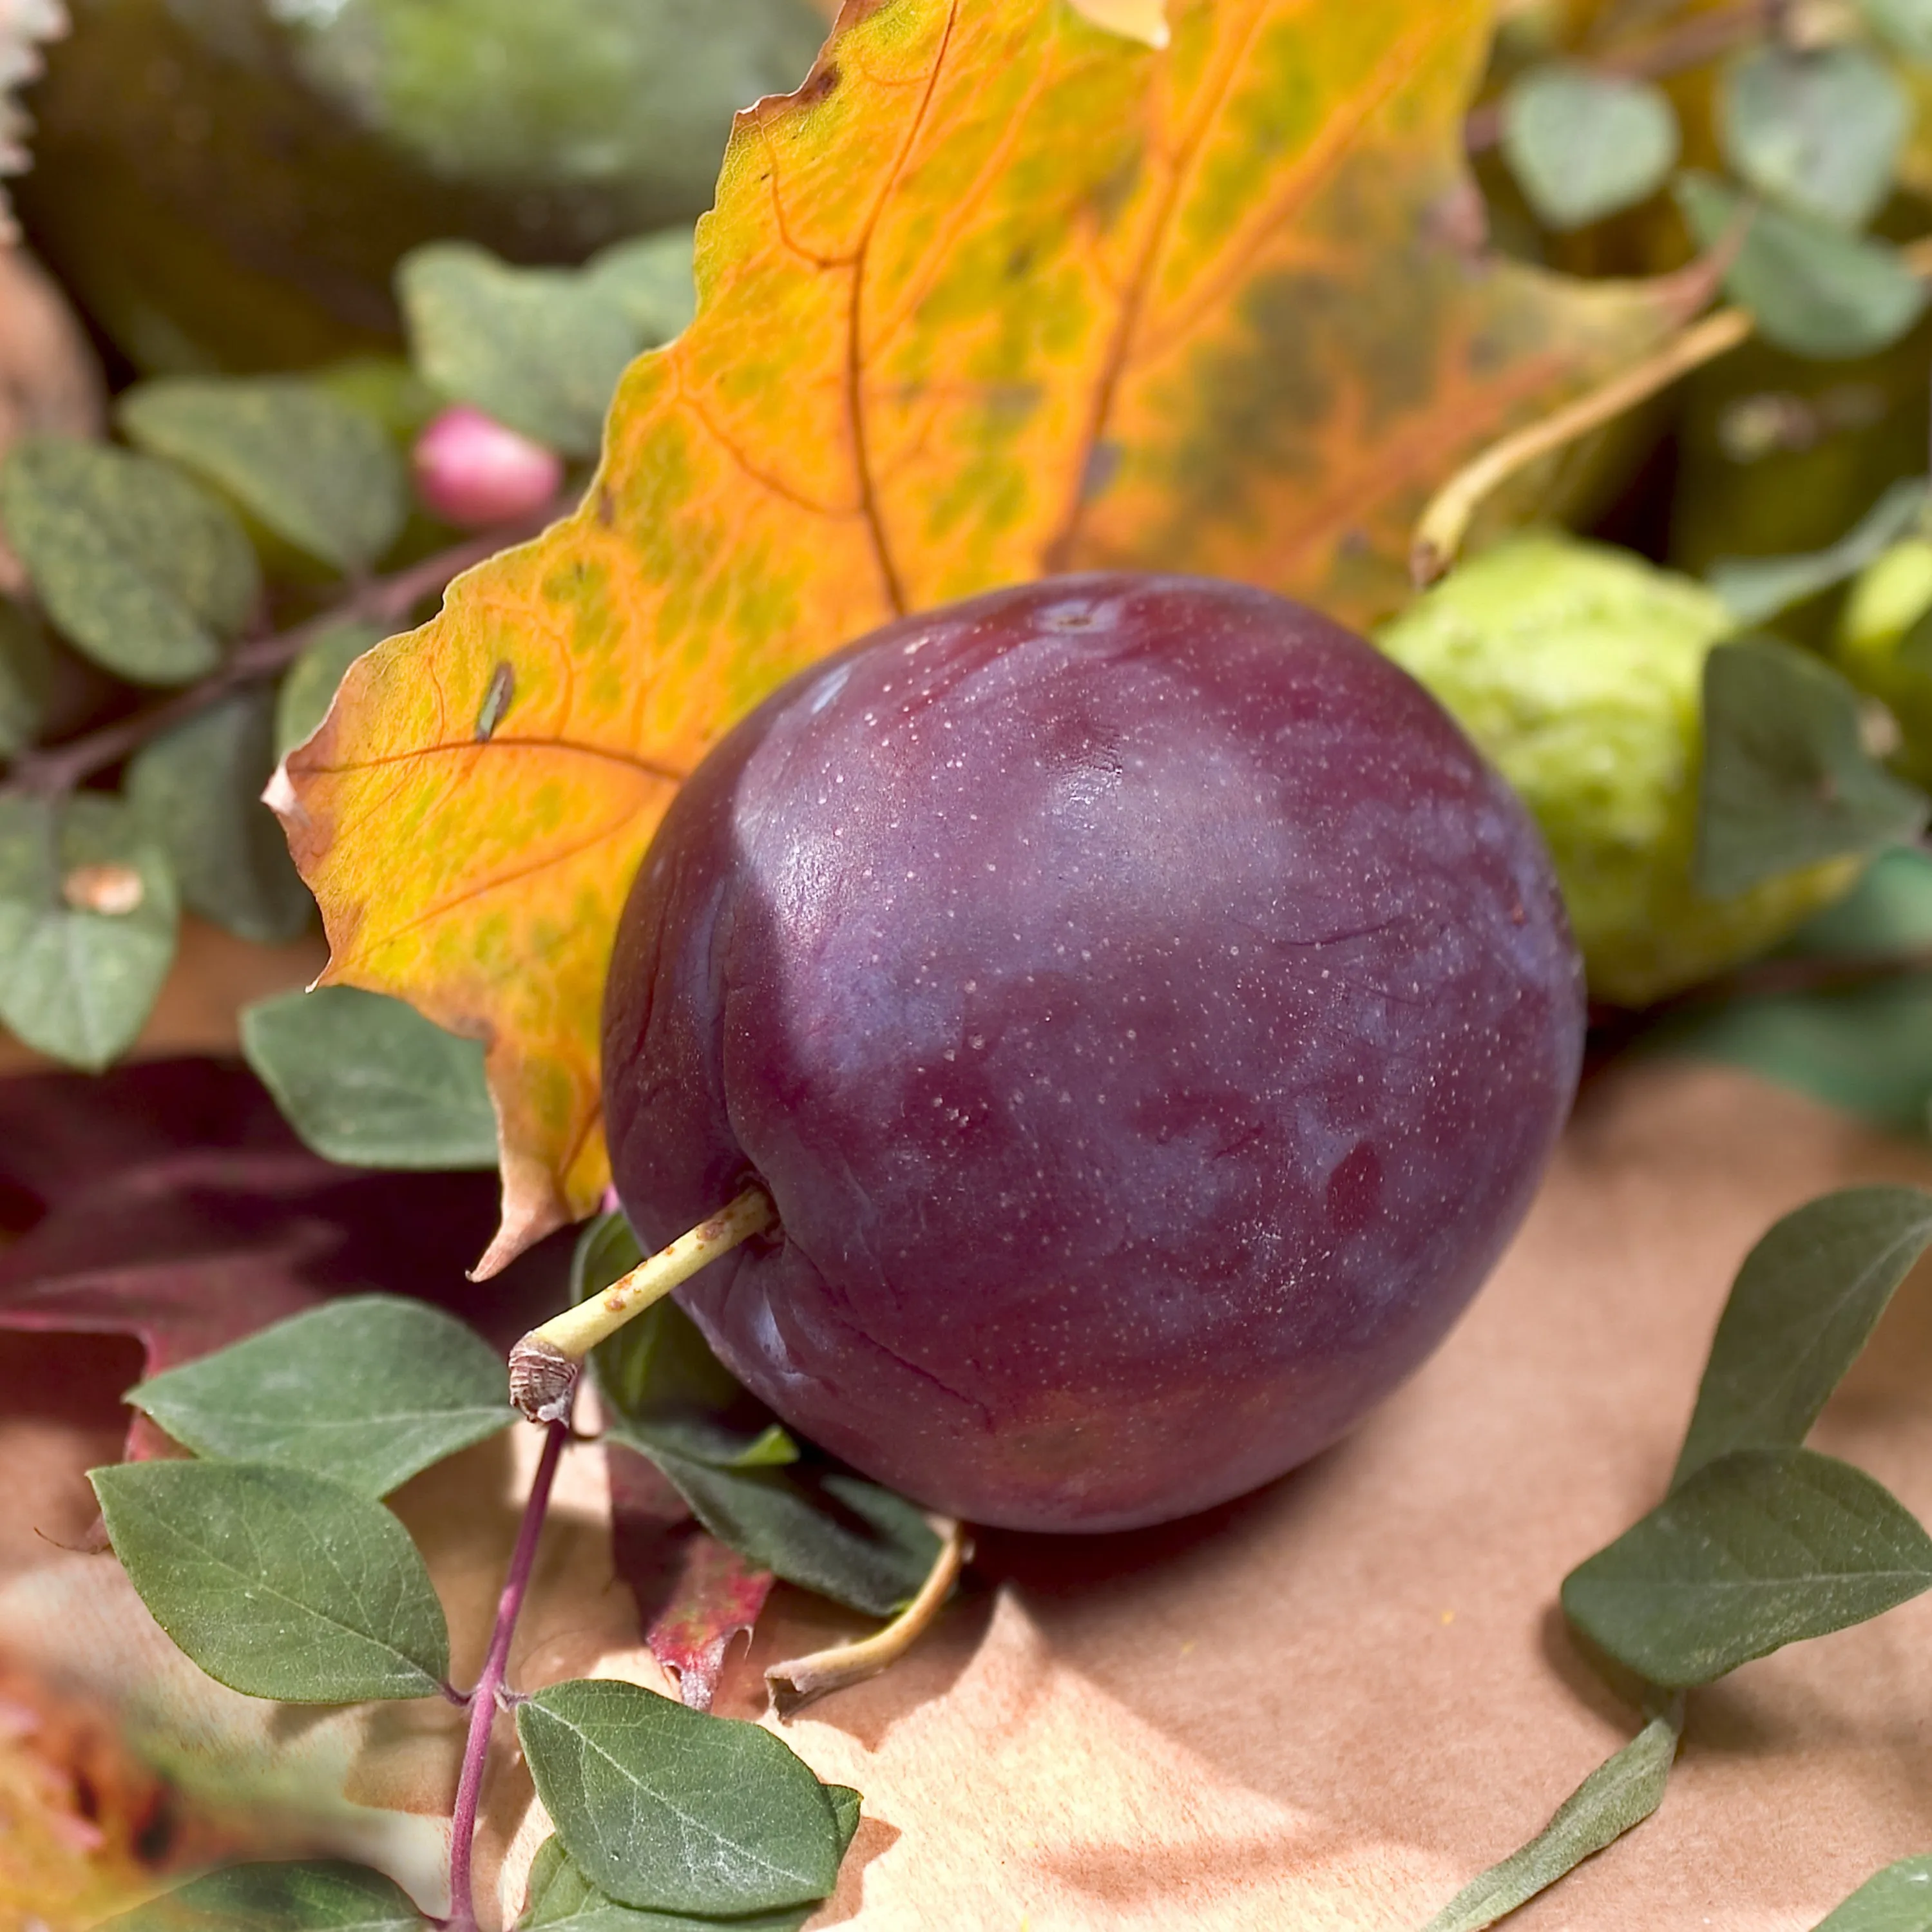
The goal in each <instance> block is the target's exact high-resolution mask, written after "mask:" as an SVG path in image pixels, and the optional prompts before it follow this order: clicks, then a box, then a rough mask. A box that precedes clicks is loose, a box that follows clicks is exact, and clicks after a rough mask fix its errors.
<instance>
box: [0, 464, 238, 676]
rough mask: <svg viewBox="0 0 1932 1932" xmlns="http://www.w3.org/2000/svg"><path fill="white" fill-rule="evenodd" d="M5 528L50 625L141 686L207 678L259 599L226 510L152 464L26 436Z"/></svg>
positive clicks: (7, 487)
mask: <svg viewBox="0 0 1932 1932" xmlns="http://www.w3.org/2000/svg"><path fill="white" fill-rule="evenodd" d="M0 520H4V521H5V524H6V527H7V536H8V538H10V541H12V544H13V547H14V549H15V550H17V551H18V552H19V553H20V560H21V562H23V563H24V564H25V565H26V568H27V573H28V576H29V577H31V578H32V580H33V585H34V590H35V592H36V593H37V595H38V596H39V598H40V603H41V605H42V607H43V608H44V609H45V610H46V613H47V615H48V616H49V617H50V618H51V619H52V620H53V622H54V623H55V625H56V626H57V627H58V628H59V629H60V630H61V631H62V632H63V633H64V634H65V635H66V636H67V637H69V638H70V639H71V640H73V642H74V643H75V644H76V645H77V646H79V647H80V649H82V650H83V651H85V652H86V653H87V654H88V655H89V657H91V658H94V659H95V661H96V662H98V663H99V664H104V665H105V666H106V667H107V668H108V669H109V670H112V671H115V672H117V673H118V674H119V675H120V676H122V677H125V678H130V679H133V682H136V684H184V683H186V682H187V681H188V680H189V679H192V678H197V677H202V676H206V674H207V673H208V672H210V671H211V670H214V667H215V666H216V665H217V664H219V663H220V661H221V656H222V650H223V640H225V639H226V638H228V637H232V636H233V634H235V633H236V631H239V629H240V628H242V623H243V622H244V621H245V619H246V618H247V616H248V613H249V612H250V610H251V609H253V607H254V604H255V602H256V600H257V598H258V597H259V596H260V594H261V575H260V571H259V570H258V569H257V565H256V562H255V553H254V550H252V549H251V548H250V547H249V544H248V538H247V537H246V536H245V535H244V534H243V533H242V526H241V525H240V524H239V523H237V522H236V520H235V517H234V516H233V514H232V513H231V512H230V511H229V509H228V508H227V507H226V505H224V504H223V503H222V502H220V501H219V500H218V499H217V498H215V497H214V496H210V495H209V494H208V492H207V491H206V490H204V489H202V487H201V486H200V485H199V484H197V483H196V482H194V481H192V480H191V479H190V478H188V477H187V476H185V475H183V474H182V473H181V471H180V470H178V469H176V468H175V466H173V465H172V463H160V462H157V461H156V460H154V458H151V457H147V456H137V455H133V454H131V453H130V452H128V451H126V450H122V449H110V448H109V447H107V446H106V445H104V444H101V443H71V442H68V441H65V440H62V439H60V438H57V437H25V438H23V440H21V441H20V442H19V443H16V444H15V445H14V446H13V449H10V451H9V452H7V457H6V459H5V463H4V464H0Z"/></svg>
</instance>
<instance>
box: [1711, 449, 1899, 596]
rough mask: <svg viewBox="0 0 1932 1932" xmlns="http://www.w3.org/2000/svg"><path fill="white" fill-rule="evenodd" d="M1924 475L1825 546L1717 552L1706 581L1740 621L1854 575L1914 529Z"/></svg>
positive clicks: (1894, 488)
mask: <svg viewBox="0 0 1932 1932" xmlns="http://www.w3.org/2000/svg"><path fill="white" fill-rule="evenodd" d="M1925 501H1926V497H1925V479H1924V477H1922V476H1913V477H1909V478H1905V479H1903V481H1899V482H1897V483H1894V484H1891V486H1890V487H1889V488H1888V489H1887V490H1885V493H1884V494H1883V495H1882V496H1880V497H1879V499H1878V501H1877V502H1876V503H1874V504H1873V505H1872V506H1871V508H1870V509H1869V510H1867V511H1866V512H1865V514H1864V515H1863V516H1862V517H1860V518H1859V519H1858V521H1857V523H1855V524H1853V525H1852V527H1851V529H1849V530H1847V531H1846V532H1845V534H1844V535H1843V536H1841V538H1839V539H1838V541H1837V542H1836V543H1835V544H1829V545H1827V546H1826V548H1824V549H1823V550H1810V551H1808V552H1806V553H1804V554H1802V555H1799V556H1763V557H1758V556H1752V557H1730V556H1724V557H1720V558H1718V560H1717V561H1716V562H1715V563H1713V564H1712V565H1711V567H1710V568H1709V570H1708V571H1706V572H1705V576H1704V580H1705V581H1706V583H1709V585H1710V586H1711V588H1712V589H1713V590H1715V592H1717V593H1718V595H1719V596H1720V597H1721V598H1723V599H1724V606H1725V608H1726V609H1727V610H1729V611H1730V613H1731V615H1732V616H1733V617H1735V618H1736V619H1737V620H1738V622H1739V623H1740V624H1761V623H1763V622H1766V621H1767V620H1768V619H1771V618H1772V617H1775V616H1778V614H1779V613H1780V612H1781V611H1784V610H1790V608H1791V607H1792V606H1793V604H1802V603H1803V602H1804V601H1805V599H1806V598H1808V597H1815V596H1817V594H1818V593H1819V592H1820V591H1821V590H1829V589H1832V588H1833V587H1834V586H1835V585H1838V584H1840V583H1845V582H1846V581H1847V580H1849V578H1852V577H1855V576H1857V574H1858V572H1859V571H1861V570H1863V569H1864V567H1865V565H1867V564H1868V563H1870V562H1871V561H1872V559H1873V558H1874V557H1876V556H1878V555H1879V553H1880V552H1881V551H1883V550H1888V549H1889V548H1890V547H1891V545H1892V544H1894V543H1895V542H1896V541H1897V540H1898V539H1899V538H1900V537H1902V536H1903V535H1906V533H1907V532H1909V531H1910V530H1911V529H1913V528H1914V526H1915V525H1917V523H1918V521H1919V520H1920V518H1921V517H1922V516H1923V515H1924V510H1925Z"/></svg>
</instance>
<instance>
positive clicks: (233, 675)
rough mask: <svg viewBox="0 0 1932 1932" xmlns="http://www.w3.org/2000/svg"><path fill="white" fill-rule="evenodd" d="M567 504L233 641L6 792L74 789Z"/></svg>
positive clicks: (438, 583) (58, 748) (36, 766)
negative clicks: (196, 670) (281, 626)
mask: <svg viewBox="0 0 1932 1932" xmlns="http://www.w3.org/2000/svg"><path fill="white" fill-rule="evenodd" d="M567 508H568V505H565V504H559V503H552V504H549V505H546V506H545V507H544V509H543V510H542V511H541V513H540V514H538V515H537V516H535V517H529V518H526V519H524V520H520V521H519V522H517V523H508V524H505V525H502V526H499V527H498V528H496V529H490V530H485V531H484V532H481V534H479V535H476V536H473V537H469V538H466V539H465V540H464V541H463V542H461V543H460V544H452V545H451V546H450V547H449V549H447V550H438V551H437V553H436V554H435V555H434V556H426V557H425V558H423V559H422V560H421V561H420V562H416V563H413V564H411V565H409V566H408V567H407V568H405V569H402V570H399V571H395V573H394V574H392V575H391V576H388V577H371V578H368V579H367V580H365V581H364V582H362V583H359V584H358V585H356V586H355V587H354V588H353V589H352V590H351V591H350V593H349V595H347V596H346V597H345V598H344V599H343V600H342V601H341V603H339V604H335V605H332V607H330V608H329V609H328V610H324V611H323V612H321V613H320V614H319V615H317V616H314V617H310V618H308V619H305V620H304V621H303V622H301V623H299V624H296V625H293V626H291V627H290V628H289V629H287V630H286V631H278V632H277V633H276V634H275V635H274V636H272V637H255V638H251V640H248V642H246V643H243V644H241V645H239V646H237V647H236V649H235V651H234V652H233V653H232V654H231V655H229V658H227V659H226V661H225V662H224V663H223V664H222V665H221V667H220V668H219V669H218V670H214V671H212V672H211V673H209V674H208V676H206V677H205V678H203V679H202V680H201V681H200V682H199V683H198V684H191V685H188V686H187V688H186V689H184V690H181V691H171V692H169V694H168V695H167V696H166V697H162V698H157V700H155V701H154V703H151V704H148V705H144V706H142V708H141V709H139V711H136V712H132V713H130V715H128V716H127V717H125V718H117V719H116V720H115V721H114V722H113V724H104V725H102V726H101V727H100V729H99V730H95V731H90V732H89V733H86V735H85V736H82V737H79V738H75V739H71V741H70V742H68V743H66V744H65V745H50V746H49V747H47V748H45V749H44V750H39V751H29V752H28V753H27V754H26V756H25V757H21V758H20V759H17V760H16V761H15V762H14V764H13V769H12V770H11V772H10V774H9V775H8V779H7V789H9V790H19V791H28V792H34V793H39V794H40V795H41V796H54V797H58V796H60V795H62V793H66V792H70V791H71V790H74V787H76V786H77V785H78V784H81V783H83V781H85V780H86V779H88V778H92V776H93V775H94V774H95V772H99V771H104V770H105V769H107V767H108V766H110V765H113V764H118V763H119V762H120V761H121V760H122V759H123V758H124V757H127V755H128V754H130V752H133V751H139V749H140V748H141V747H142V745H145V743H146V742H148V739H151V738H154V737H157V736H159V735H160V733H162V732H163V731H166V730H172V728H173V727H175V725H177V724H185V723H186V722H187V720H188V719H189V718H193V717H197V716H199V715H200V713H201V712H204V711H205V710H207V709H208V707H209V706H211V705H214V704H217V703H220V700H222V699H223V698H224V697H226V696H227V695H228V694H229V692H231V691H238V690H240V689H241V688H243V687H244V686H245V685H251V684H257V683H260V682H262V680H263V679H266V678H272V677H278V676H280V675H281V673H283V672H284V671H285V670H287V668H288V667H289V666H290V664H293V663H294V662H295V661H296V658H299V657H300V656H301V655H302V652H304V651H305V650H306V649H308V646H310V645H311V643H314V640H316V639H317V637H320V635H321V634H323V632H324V631H328V630H331V629H333V628H334V627H335V625H338V624H341V623H345V622H353V621H356V620H358V619H359V620H362V621H363V622H370V623H384V624H395V623H400V622H401V621H402V619H404V618H405V617H407V616H408V615H409V613H410V611H411V610H413V609H414V608H415V607H416V605H417V604H419V603H420V602H421V601H422V599H423V598H425V597H428V596H429V595H431V594H432V593H433V592H436V591H438V590H440V589H443V588H444V586H446V585H447V584H448V583H449V580H450V579H451V578H452V577H456V576H458V575H460V574H461V573H462V572H463V571H466V570H468V569H469V568H471V567H472V565H476V564H479V563H481V562H484V560H485V559H487V558H489V557H492V556H495V555H496V553H497V551H499V550H503V549H506V548H507V547H508V546H509V545H510V544H514V543H520V542H522V541H523V539H524V538H526V537H531V536H534V535H535V534H536V533H537V532H538V531H539V530H541V529H543V528H544V526H545V525H546V524H547V523H550V522H551V521H553V520H554V519H555V518H556V517H557V516H558V515H559V514H562V512H563V511H565V509H567Z"/></svg>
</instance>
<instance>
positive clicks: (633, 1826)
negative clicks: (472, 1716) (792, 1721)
mask: <svg viewBox="0 0 1932 1932" xmlns="http://www.w3.org/2000/svg"><path fill="white" fill-rule="evenodd" d="M517 1739H518V1741H519V1742H520V1744H521V1745H522V1746H523V1755H524V1757H525V1759H526V1761H527V1762H528V1763H529V1769H530V1775H531V1777H532V1778H533V1779H534V1780H535V1783H536V1787H537V1796H538V1797H539V1798H540V1799H541V1800H542V1801H543V1806H544V1811H546V1812H547V1813H548V1814H549V1815H550V1823H552V1824H553V1826H555V1828H556V1835H557V1836H558V1838H559V1839H561V1840H562V1843H563V1846H564V1849H565V1850H566V1851H567V1852H568V1853H569V1855H570V1858H571V1861H573V1862H574V1864H576V1865H577V1867H579V1869H580V1870H581V1871H582V1872H583V1874H584V1876H585V1877H586V1878H587V1879H589V1882H590V1883H591V1884H592V1885H594V1886H595V1888H597V1889H598V1891H601V1892H603V1893H604V1894H607V1896H608V1897H612V1898H614V1899H616V1900H618V1901H619V1903H622V1904H625V1905H631V1906H642V1907H646V1908H649V1909H653V1910H656V1911H660V1912H695V1913H701V1914H704V1915H709V1916H714V1917H715V1916H717V1915H721V1914H724V1913H727V1912H758V1911H766V1910H769V1909H772V1908H773V1907H775V1906H789V1905H800V1904H805V1903H809V1902H811V1901H812V1900H817V1899H820V1898H823V1897H825V1895H826V1894H827V1893H829V1891H831V1889H832V1885H833V1884H834V1883H835V1882H836V1880H837V1878H838V1861H839V1858H840V1857H841V1853H842V1846H841V1841H840V1836H839V1831H838V1820H837V1818H836V1817H835V1814H834V1811H833V1809H832V1803H831V1801H830V1799H829V1796H828V1794H827V1793H826V1790H825V1788H824V1787H823V1786H821V1785H820V1783H819V1781H818V1780H817V1778H815V1777H814V1775H812V1772H811V1770H810V1769H809V1768H808V1766H806V1765H805V1763H803V1762H802V1760H800V1759H799V1757H797V1756H796V1754H795V1753H794V1752H793V1751H792V1750H791V1749H790V1747H789V1746H787V1745H785V1744H784V1742H781V1740H780V1739H778V1738H775V1737H774V1736H772V1734H771V1733H770V1732H769V1731H766V1730H761V1729H760V1727H758V1726H757V1725H756V1724H745V1723H743V1722H742V1721H739V1720H737V1719H735V1718H714V1717H712V1716H709V1715H708V1714H706V1712H701V1711H694V1710H691V1709H687V1708H686V1707H685V1706H684V1705H682V1704H679V1703H673V1701H672V1700H670V1699H669V1698H667V1697H658V1696H656V1695H655V1694H653V1693H652V1692H651V1691H645V1690H642V1689H640V1688H638V1687H637V1685H634V1684H623V1683H616V1682H589V1681H582V1680H580V1681H577V1682H570V1683H564V1684H554V1685H550V1686H549V1687H548V1688H547V1689H544V1690H542V1691H536V1692H535V1693H533V1694H532V1695H531V1696H530V1697H529V1698H528V1699H527V1700H525V1702H523V1703H522V1704H520V1705H519V1706H517Z"/></svg>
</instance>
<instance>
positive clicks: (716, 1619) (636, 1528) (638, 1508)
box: [604, 1444, 772, 1711]
mask: <svg viewBox="0 0 1932 1932" xmlns="http://www.w3.org/2000/svg"><path fill="white" fill-rule="evenodd" d="M604 1461H605V1463H606V1466H607V1468H608V1469H609V1472H610V1560H611V1565H612V1567H613V1568H614V1569H615V1570H616V1573H617V1574H618V1576H619V1578H620V1579H621V1580H622V1581H623V1583H625V1586H627V1587H628V1589H629V1590H630V1592H631V1596H632V1598H634V1599H635V1601H636V1603H637V1621H638V1622H639V1623H640V1625H642V1626H643V1629H644V1631H645V1633H646V1634H645V1639H644V1640H645V1642H646V1643H648V1644H649V1646H650V1651H651V1655H652V1656H653V1657H655V1658H656V1659H657V1661H658V1662H659V1663H660V1664H662V1665H663V1666H664V1668H665V1669H666V1670H669V1671H671V1672H673V1673H675V1674H676V1678H677V1681H678V1688H679V1691H680V1693H681V1694H682V1697H683V1699H684V1701H685V1703H687V1704H688V1705H690V1706H691V1708H692V1709H694V1710H698V1711H708V1710H709V1709H710V1708H711V1700H712V1698H713V1697H715V1696H716V1694H717V1691H718V1674H719V1673H720V1672H721V1670H723V1668H724V1653H725V1652H726V1651H727V1650H728V1649H730V1646H731V1640H732V1639H733V1637H736V1635H737V1634H738V1633H739V1631H749V1630H750V1629H751V1627H752V1625H754V1624H755V1623H756V1622H757V1620H758V1613H759V1612H760V1610H763V1607H764V1604H765V1598H766V1595H768V1594H769V1592H770V1589H771V1587H772V1574H771V1573H770V1571H767V1570H757V1569H754V1568H752V1567H751V1565H750V1564H748V1563H747V1562H745V1559H743V1558H742V1556H739V1554H738V1553H736V1551H735V1550H729V1549H727V1548H726V1547H725V1546H724V1544H721V1543H720V1542H719V1541H718V1540H717V1539H716V1538H715V1537H712V1536H711V1535H707V1534H706V1532H704V1531H703V1530H702V1529H700V1528H699V1527H698V1526H697V1524H696V1523H694V1522H693V1521H692V1520H691V1511H690V1510H689V1508H688V1507H687V1506H686V1505H685V1501H684V1499H683V1498H682V1496H679V1494H678V1493H677V1492H676V1490H674V1489H673V1488H672V1487H671V1485H670V1482H669V1481H668V1480H667V1478H665V1477H664V1476H663V1475H661V1474H660V1473H659V1472H658V1471H657V1470H656V1469H655V1468H653V1467H652V1465H651V1464H650V1463H649V1462H647V1461H646V1460H645V1459H644V1457H642V1456H640V1455H639V1454H637V1451H635V1450H634V1449H625V1448H619V1447H618V1446H617V1445H615V1444H613V1445H610V1447H609V1448H607V1449H606V1450H605V1451H604Z"/></svg>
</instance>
